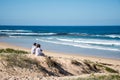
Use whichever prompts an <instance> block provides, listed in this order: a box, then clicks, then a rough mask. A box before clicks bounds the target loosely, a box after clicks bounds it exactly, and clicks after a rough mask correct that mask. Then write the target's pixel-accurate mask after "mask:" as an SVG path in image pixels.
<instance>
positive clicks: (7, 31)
mask: <svg viewBox="0 0 120 80" xmlns="http://www.w3.org/2000/svg"><path fill="white" fill-rule="evenodd" d="M0 32H6V33H9V32H32V31H31V30H0Z"/></svg>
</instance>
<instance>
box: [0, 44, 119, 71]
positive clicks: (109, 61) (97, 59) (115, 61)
mask: <svg viewBox="0 0 120 80" xmlns="http://www.w3.org/2000/svg"><path fill="white" fill-rule="evenodd" d="M0 48H13V49H18V50H25V51H28V52H29V53H30V48H25V47H21V46H16V45H13V44H9V43H4V42H0ZM43 53H45V54H46V55H49V56H54V57H65V58H73V59H74V58H79V59H81V60H84V59H88V60H91V61H93V62H102V63H107V64H114V65H120V60H119V59H109V58H101V57H95V56H94V57H93V56H83V55H76V54H68V53H55V52H50V51H44V52H43ZM119 69H120V68H119Z"/></svg>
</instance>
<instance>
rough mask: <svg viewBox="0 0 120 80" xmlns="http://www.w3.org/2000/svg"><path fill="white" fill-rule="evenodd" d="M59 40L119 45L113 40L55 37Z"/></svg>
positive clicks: (119, 42) (118, 42) (119, 43)
mask: <svg viewBox="0 0 120 80" xmlns="http://www.w3.org/2000/svg"><path fill="white" fill-rule="evenodd" d="M57 40H59V41H65V42H73V43H86V44H98V45H112V46H113V45H120V41H115V40H100V39H63V38H57Z"/></svg>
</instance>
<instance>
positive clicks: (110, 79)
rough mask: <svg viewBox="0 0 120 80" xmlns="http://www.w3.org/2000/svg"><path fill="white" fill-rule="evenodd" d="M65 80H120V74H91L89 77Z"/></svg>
mask: <svg viewBox="0 0 120 80" xmlns="http://www.w3.org/2000/svg"><path fill="white" fill-rule="evenodd" d="M64 80H120V75H103V76H91V77H88V78H77V79H64Z"/></svg>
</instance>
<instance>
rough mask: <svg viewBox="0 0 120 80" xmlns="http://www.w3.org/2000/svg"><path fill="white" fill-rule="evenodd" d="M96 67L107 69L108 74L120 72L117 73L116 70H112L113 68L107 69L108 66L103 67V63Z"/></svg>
mask: <svg viewBox="0 0 120 80" xmlns="http://www.w3.org/2000/svg"><path fill="white" fill-rule="evenodd" d="M96 65H97V66H99V67H101V68H103V69H105V70H106V71H107V72H110V73H118V71H116V70H114V69H112V68H109V67H107V66H105V65H103V64H101V63H99V64H96Z"/></svg>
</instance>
